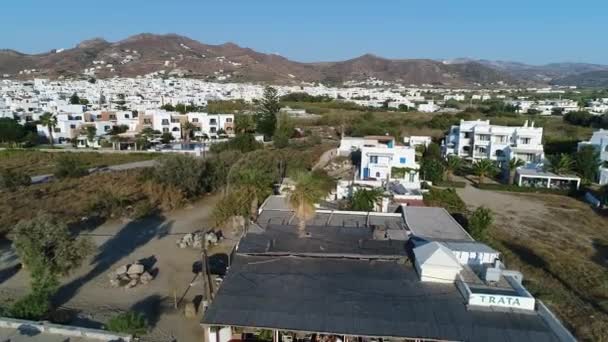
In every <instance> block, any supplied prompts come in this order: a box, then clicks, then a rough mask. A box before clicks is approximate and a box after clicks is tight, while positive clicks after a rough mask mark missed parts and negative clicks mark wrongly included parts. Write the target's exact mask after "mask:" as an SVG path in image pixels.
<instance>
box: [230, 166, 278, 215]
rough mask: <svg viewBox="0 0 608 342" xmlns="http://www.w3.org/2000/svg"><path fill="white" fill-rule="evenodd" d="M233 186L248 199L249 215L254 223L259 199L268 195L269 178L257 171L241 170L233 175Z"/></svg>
mask: <svg viewBox="0 0 608 342" xmlns="http://www.w3.org/2000/svg"><path fill="white" fill-rule="evenodd" d="M234 184H235V186H236V187H237V189H238V190H237V191H239V192H240V193H242V194H243V196H244V197H245V198H247V199H248V202H249V203H250V206H249V215H250V217H251V219H252V220H254V221H255V219H256V218H257V213H258V202H259V200H260V198H263V197H265V196H266V195H268V194H269V193H270V190H271V186H272V179H271V177H270V176H269V175H268V174H267V173H264V172H263V171H260V170H258V169H243V170H240V171H239V172H238V173H237V174H235V175H234Z"/></svg>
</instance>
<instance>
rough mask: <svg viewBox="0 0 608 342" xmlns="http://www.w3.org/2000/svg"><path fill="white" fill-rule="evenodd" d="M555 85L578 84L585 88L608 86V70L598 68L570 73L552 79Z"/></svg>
mask: <svg viewBox="0 0 608 342" xmlns="http://www.w3.org/2000/svg"><path fill="white" fill-rule="evenodd" d="M551 84H554V85H564V86H568V85H573V84H575V85H577V86H579V87H584V88H608V70H597V71H589V72H583V73H580V74H575V75H570V76H566V77H562V78H558V79H555V80H552V81H551Z"/></svg>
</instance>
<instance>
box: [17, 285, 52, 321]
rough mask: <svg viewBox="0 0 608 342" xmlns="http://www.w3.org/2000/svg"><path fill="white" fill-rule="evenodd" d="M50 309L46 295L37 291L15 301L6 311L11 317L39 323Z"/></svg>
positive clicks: (49, 302)
mask: <svg viewBox="0 0 608 342" xmlns="http://www.w3.org/2000/svg"><path fill="white" fill-rule="evenodd" d="M50 308H51V301H50V299H49V296H48V294H46V293H45V292H43V291H37V292H33V293H30V294H28V295H27V296H25V297H23V298H21V299H19V300H18V301H16V302H15V303H14V304H13V305H12V306H11V307H10V308H9V310H8V314H9V315H10V316H11V317H14V318H19V319H27V320H33V321H39V320H41V319H43V318H44V317H45V316H46V314H47V313H48V312H49V310H50Z"/></svg>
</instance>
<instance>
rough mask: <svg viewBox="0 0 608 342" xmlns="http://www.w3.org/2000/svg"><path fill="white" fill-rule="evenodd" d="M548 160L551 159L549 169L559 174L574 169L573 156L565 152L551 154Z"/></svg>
mask: <svg viewBox="0 0 608 342" xmlns="http://www.w3.org/2000/svg"><path fill="white" fill-rule="evenodd" d="M547 161H549V166H548V167H547V169H548V170H549V171H551V172H553V173H555V174H557V175H563V174H566V173H568V172H570V171H572V167H573V166H574V161H573V160H572V157H570V155H568V154H565V153H560V154H553V155H549V156H547Z"/></svg>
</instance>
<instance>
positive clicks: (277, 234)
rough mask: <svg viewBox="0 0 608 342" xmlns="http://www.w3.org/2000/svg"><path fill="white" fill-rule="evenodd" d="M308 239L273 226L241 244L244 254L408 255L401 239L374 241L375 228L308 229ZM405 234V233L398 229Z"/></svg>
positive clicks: (287, 228) (251, 234) (289, 228)
mask: <svg viewBox="0 0 608 342" xmlns="http://www.w3.org/2000/svg"><path fill="white" fill-rule="evenodd" d="M306 231H307V232H308V233H309V234H310V236H309V237H305V238H299V237H298V229H297V227H296V226H283V225H270V226H268V227H266V230H265V231H264V232H256V233H254V232H249V233H247V235H245V236H244V237H243V238H242V239H241V241H240V242H239V245H238V253H241V254H281V255H285V254H297V255H303V254H306V255H313V254H314V255H319V256H329V255H332V256H345V257H349V256H350V257H372V256H374V257H392V258H399V257H405V256H406V250H405V243H406V240H407V238H406V236H403V239H401V240H396V239H395V240H375V239H374V233H373V229H372V228H368V227H361V228H357V227H331V226H307V227H306ZM399 231H402V230H399Z"/></svg>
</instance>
